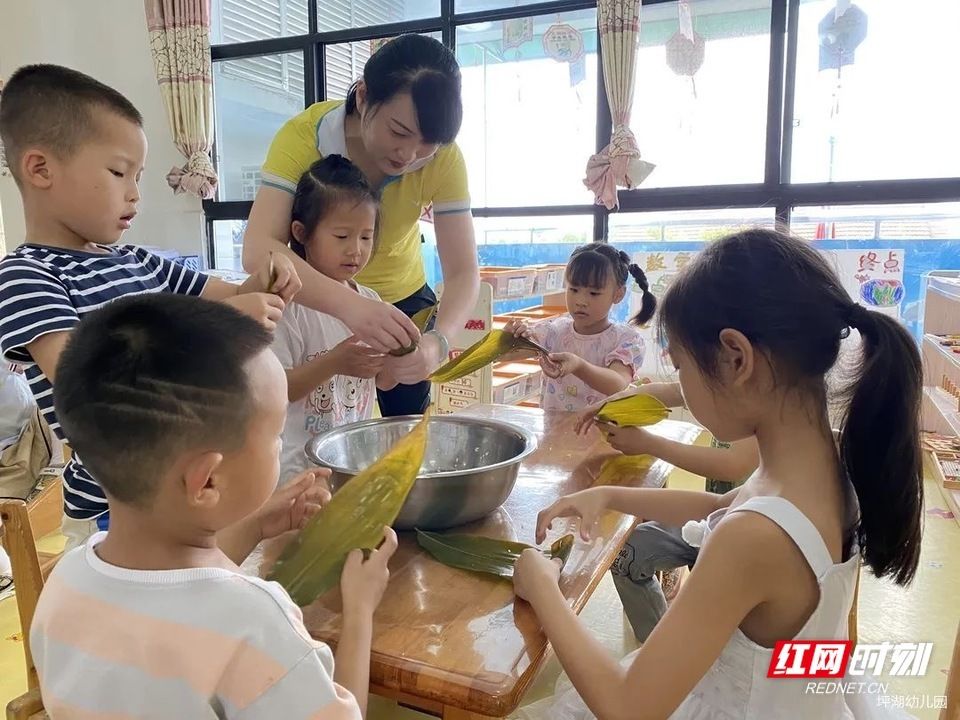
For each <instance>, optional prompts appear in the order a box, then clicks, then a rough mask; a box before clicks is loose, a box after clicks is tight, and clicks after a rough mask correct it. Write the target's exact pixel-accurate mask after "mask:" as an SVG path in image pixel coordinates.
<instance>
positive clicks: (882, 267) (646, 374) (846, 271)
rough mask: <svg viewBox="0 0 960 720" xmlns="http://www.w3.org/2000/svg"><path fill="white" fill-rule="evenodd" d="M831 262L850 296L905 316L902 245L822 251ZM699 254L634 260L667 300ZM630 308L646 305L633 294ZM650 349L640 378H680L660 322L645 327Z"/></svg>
mask: <svg viewBox="0 0 960 720" xmlns="http://www.w3.org/2000/svg"><path fill="white" fill-rule="evenodd" d="M821 252H822V253H823V255H824V256H825V257H826V258H827V261H828V262H829V263H830V264H831V265H832V266H833V268H834V269H835V270H836V271H837V274H838V275H839V276H840V281H841V282H842V283H843V286H844V288H846V290H847V292H848V293H849V295H850V299H851V300H853V301H854V302H858V303H860V304H861V305H865V306H867V307H869V308H870V309H872V310H878V311H880V312H883V313H885V314H887V315H890V316H892V317H900V309H901V303H902V302H903V298H904V285H903V258H904V252H905V251H904V250H902V249H894V250H889V249H872V248H868V249H861V250H822V251H821ZM695 255H696V252H695V251H681V252H661V251H642V252H638V253H636V254H635V255H634V256H633V260H634V262H635V263H637V264H638V265H639V266H640V267H641V268H643V269H644V272H645V273H646V274H647V279H648V280H649V282H650V291H651V292H652V293H653V294H654V295H656V297H657V299H658V300H659V299H661V298H662V297H663V296H664V294H665V293H666V292H667V289H668V288H669V287H670V284H671V283H672V282H673V280H674V279H675V278H676V276H677V273H679V272H680V271H681V270H682V269H683V268H684V267H686V265H688V264H689V263H690V261H691V260H692V259H693V257H694V256H695ZM630 306H631V307H630V312H631V313H634V312H636V311H637V310H639V308H640V296H639V295H638V294H636V293H633V294H632V295H631V299H630ZM640 334H641V336H642V337H643V341H644V343H645V344H646V347H647V352H646V355H645V356H644V360H643V365H642V366H641V368H640V371H639V373H638V375H639V377H641V378H643V379H650V380H671V379H675V376H676V372H675V371H674V369H673V364H672V363H671V361H670V357H669V355H668V354H667V348H666V342H665V340H664V339H662V338H658V337H657V332H656V322H652V323H650V324H649V325H648V326H647V327H645V328H642V329H641V331H640ZM858 344H859V337H858V336H856V334H854V335H853V336H852V337H851V339H850V340H848V341H845V348H844V353H846V352H852V351H853V350H854V349H855V348H856V347H857V346H858Z"/></svg>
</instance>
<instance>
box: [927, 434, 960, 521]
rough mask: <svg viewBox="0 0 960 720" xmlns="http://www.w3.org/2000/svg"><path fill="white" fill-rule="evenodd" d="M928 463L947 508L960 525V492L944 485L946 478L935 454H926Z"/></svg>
mask: <svg viewBox="0 0 960 720" xmlns="http://www.w3.org/2000/svg"><path fill="white" fill-rule="evenodd" d="M926 461H927V462H926V463H924V464H925V465H927V463H929V470H930V471H931V474H932V475H933V476H934V478H935V479H936V481H937V487H938V488H939V489H940V494H941V495H943V500H944V502H946V504H947V507H948V508H949V509H950V511H951V512H952V513H953V517H954V519H955V520H956V521H957V522H958V523H960V490H953V489H951V488H948V487H946V486H945V485H944V482H945V478H944V476H943V470H942V469H941V467H940V461H939V460H937V456H936V454H935V453H932V452H928V453H926Z"/></svg>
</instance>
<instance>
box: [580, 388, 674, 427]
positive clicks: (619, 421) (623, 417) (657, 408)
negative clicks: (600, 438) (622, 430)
mask: <svg viewBox="0 0 960 720" xmlns="http://www.w3.org/2000/svg"><path fill="white" fill-rule="evenodd" d="M669 414H670V409H669V408H668V407H667V406H666V405H664V404H663V403H662V402H660V401H659V400H657V399H656V398H655V397H653V396H652V395H646V394H642V393H641V394H639V395H630V396H629V397H625V398H620V399H619V400H612V401H610V402H608V403H605V404H604V406H603V408H601V410H600V412H599V413H597V420H599V421H600V422H605V423H611V424H613V425H619V426H620V427H640V426H643V425H653V424H654V423H658V422H660V421H661V420H664V419H666V417H667V415H669Z"/></svg>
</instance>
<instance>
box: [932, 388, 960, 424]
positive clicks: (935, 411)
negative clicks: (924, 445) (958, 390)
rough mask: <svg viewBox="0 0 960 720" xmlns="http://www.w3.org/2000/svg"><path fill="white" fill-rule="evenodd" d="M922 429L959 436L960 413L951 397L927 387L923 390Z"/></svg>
mask: <svg viewBox="0 0 960 720" xmlns="http://www.w3.org/2000/svg"><path fill="white" fill-rule="evenodd" d="M923 429H924V430H928V431H932V432H938V433H940V434H941V435H957V436H960V411H958V410H957V400H956V398H954V397H953V395H950V394H949V393H947V392H946V391H945V390H942V389H940V388H938V387H931V386H929V385H928V386H927V387H925V388H924V389H923Z"/></svg>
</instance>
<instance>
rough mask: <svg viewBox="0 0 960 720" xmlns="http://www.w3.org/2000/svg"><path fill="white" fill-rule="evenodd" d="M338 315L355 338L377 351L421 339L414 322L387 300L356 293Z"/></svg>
mask: <svg viewBox="0 0 960 720" xmlns="http://www.w3.org/2000/svg"><path fill="white" fill-rule="evenodd" d="M338 316H339V318H340V319H341V320H343V322H344V323H345V324H346V325H347V327H349V328H350V329H351V330H353V334H354V335H356V336H357V339H358V340H363V341H364V342H365V343H367V345H369V346H370V347H372V348H373V349H374V350H377V351H379V352H384V353H385V352H390V351H391V350H395V349H397V348H402V347H410V346H411V345H413V344H414V343H416V342H419V340H420V331H419V330H417V326H416V325H414V324H413V321H412V320H411V319H410V318H408V317H407V316H406V315H404V314H403V312H402V311H400V310H397V308H395V307H394V306H393V305H390V304H388V303H385V302H381V301H379V300H372V299H370V298H365V297H363V296H361V295H358V294H356V293H354V294H353V297H352V298H351V299H350V301H349V303H348V304H346V305H345V306H344V307H343V309H342V310H341V312H340V313H339V315H338ZM424 377H426V375H424ZM420 380H423V378H420ZM401 382H403V381H401Z"/></svg>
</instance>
